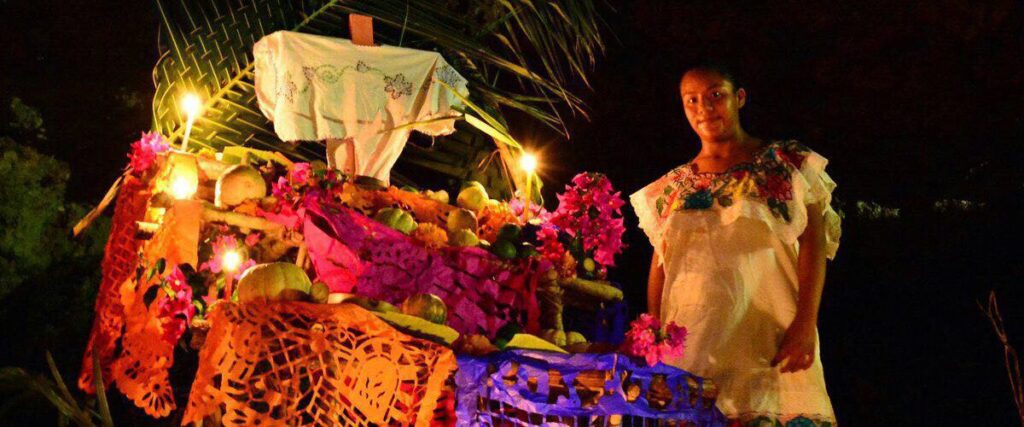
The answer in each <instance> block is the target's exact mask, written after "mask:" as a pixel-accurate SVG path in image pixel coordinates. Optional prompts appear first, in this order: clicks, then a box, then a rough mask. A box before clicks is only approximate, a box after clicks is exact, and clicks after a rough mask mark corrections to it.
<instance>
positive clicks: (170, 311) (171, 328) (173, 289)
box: [157, 266, 196, 344]
mask: <svg viewBox="0 0 1024 427" xmlns="http://www.w3.org/2000/svg"><path fill="white" fill-rule="evenodd" d="M161 288H162V289H163V290H164V292H162V293H161V294H160V297H159V298H158V299H157V304H158V306H157V307H158V309H159V316H160V324H161V326H162V327H163V338H164V339H165V340H166V341H167V342H169V343H172V344H174V343H177V342H178V339H179V338H181V335H182V334H184V333H185V329H187V328H188V324H189V322H191V321H192V316H194V315H195V312H196V307H195V306H194V305H192V287H191V286H189V284H188V281H187V280H186V279H185V274H184V273H182V272H181V269H179V268H178V267H177V266H175V267H174V270H172V271H171V273H170V274H168V275H167V277H165V278H164V283H162V284H161Z"/></svg>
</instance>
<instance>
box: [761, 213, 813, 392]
mask: <svg viewBox="0 0 1024 427" xmlns="http://www.w3.org/2000/svg"><path fill="white" fill-rule="evenodd" d="M824 223H825V217H824V215H823V208H822V206H820V205H816V204H815V205H810V206H808V207H807V228H806V229H804V233H803V234H802V235H800V239H799V240H800V254H799V256H798V258H797V279H798V281H799V292H798V293H797V302H796V316H795V317H794V319H793V323H791V324H790V325H789V327H788V328H787V329H786V335H785V336H784V337H783V339H782V344H781V345H780V346H779V352H778V354H776V356H775V359H774V360H772V366H776V365H779V364H782V372H797V371H802V370H804V369H807V368H810V367H811V364H813V363H814V350H815V347H816V345H817V339H818V338H817V326H818V308H819V307H820V306H821V292H822V289H823V288H824V286H825V226H824Z"/></svg>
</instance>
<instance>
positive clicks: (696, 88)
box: [679, 69, 747, 141]
mask: <svg viewBox="0 0 1024 427" xmlns="http://www.w3.org/2000/svg"><path fill="white" fill-rule="evenodd" d="M679 91H680V93H681V94H682V96H683V111H685V112H686V120H687V121H689V122H690V127H692V128H693V131H694V132H697V136H699V137H700V139H701V140H702V141H720V140H725V139H729V138H732V137H733V136H734V135H735V134H736V132H737V131H738V130H739V129H740V108H742V107H743V104H745V103H746V100H747V93H746V91H744V90H743V89H739V90H737V89H736V88H735V87H733V84H732V82H730V81H728V80H726V79H724V78H723V77H722V76H721V75H720V74H718V73H717V72H715V71H708V70H699V69H697V70H690V71H688V72H687V73H686V74H685V75H684V76H683V81H682V82H681V83H680V84H679Z"/></svg>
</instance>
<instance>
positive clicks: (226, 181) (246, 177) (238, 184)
mask: <svg viewBox="0 0 1024 427" xmlns="http://www.w3.org/2000/svg"><path fill="white" fill-rule="evenodd" d="M266 196H267V182H266V181H264V180H263V175H262V174H260V171H258V170H256V168H254V167H252V166H248V165H235V166H232V167H230V168H228V169H227V170H225V171H224V173H222V174H221V175H220V178H217V186H216V192H215V200H214V204H215V205H217V207H226V208H230V207H234V206H237V205H239V204H241V203H242V202H244V201H246V200H249V199H261V198H263V197H266Z"/></svg>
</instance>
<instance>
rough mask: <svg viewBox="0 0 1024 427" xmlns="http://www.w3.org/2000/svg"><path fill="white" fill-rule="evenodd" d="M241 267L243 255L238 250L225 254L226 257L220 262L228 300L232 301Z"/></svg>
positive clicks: (225, 295)
mask: <svg viewBox="0 0 1024 427" xmlns="http://www.w3.org/2000/svg"><path fill="white" fill-rule="evenodd" d="M240 265H242V254H240V253H238V250H236V249H231V250H228V251H226V252H224V256H223V257H222V258H221V260H220V268H221V269H223V270H224V298H226V299H231V294H233V293H234V289H233V288H234V286H233V285H234V280H235V272H236V271H238V267H239V266H240Z"/></svg>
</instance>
